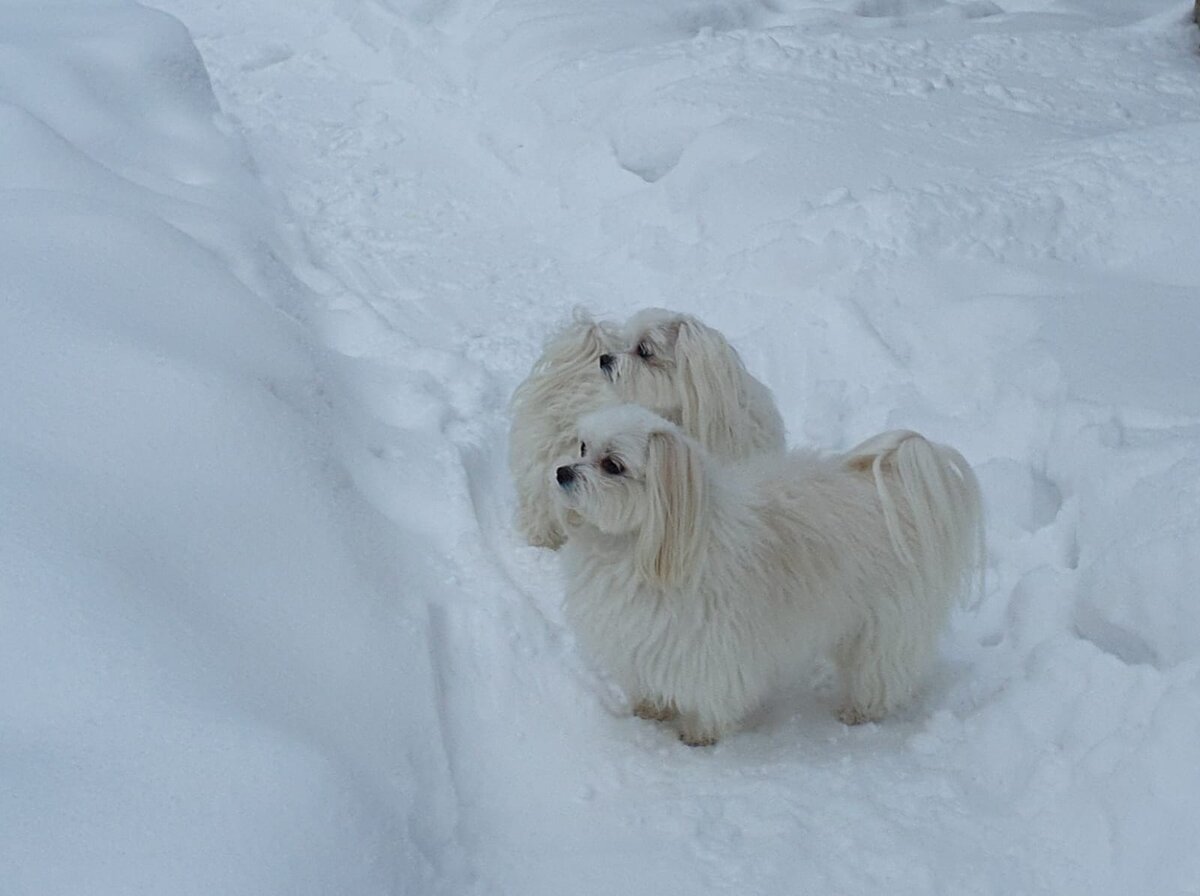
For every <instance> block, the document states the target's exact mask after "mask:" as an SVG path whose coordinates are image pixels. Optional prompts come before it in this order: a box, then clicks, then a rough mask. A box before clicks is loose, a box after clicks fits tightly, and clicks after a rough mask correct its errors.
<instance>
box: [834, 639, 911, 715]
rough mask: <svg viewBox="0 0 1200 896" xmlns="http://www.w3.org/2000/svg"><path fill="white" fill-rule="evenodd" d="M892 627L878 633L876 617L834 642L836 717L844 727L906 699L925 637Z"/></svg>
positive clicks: (886, 709) (883, 711)
mask: <svg viewBox="0 0 1200 896" xmlns="http://www.w3.org/2000/svg"><path fill="white" fill-rule="evenodd" d="M903 634H904V633H903V632H902V630H901V629H900V628H899V627H897V628H890V629H889V630H887V631H882V630H881V627H880V625H879V623H878V621H873V622H872V623H869V624H867V625H866V626H864V627H863V630H862V631H861V632H859V634H858V635H857V637H855V638H852V639H850V640H848V641H846V642H844V643H843V644H842V645H840V646H839V648H838V650H837V652H836V654H835V660H836V662H837V667H838V671H839V673H840V675H841V679H842V695H843V696H842V704H841V707H840V709H839V710H838V718H839V719H841V720H842V721H843V722H844V723H846V724H847V725H861V724H863V723H864V722H875V721H878V720H879V719H882V718H883V717H884V716H885V715H887V714H888V713H889V712H891V711H892V710H894V709H896V708H897V707H899V706H901V705H902V704H904V703H906V702H908V700H910V699H911V698H912V695H913V693H914V692H915V691H916V689H917V685H918V684H919V683H920V680H921V677H922V676H923V675H924V673H925V670H926V667H927V666H928V664H929V659H930V656H931V653H932V649H933V645H932V643H931V642H930V639H928V638H925V637H923V636H922V635H920V634H919V633H911V632H910V633H908V634H909V637H900V635H903Z"/></svg>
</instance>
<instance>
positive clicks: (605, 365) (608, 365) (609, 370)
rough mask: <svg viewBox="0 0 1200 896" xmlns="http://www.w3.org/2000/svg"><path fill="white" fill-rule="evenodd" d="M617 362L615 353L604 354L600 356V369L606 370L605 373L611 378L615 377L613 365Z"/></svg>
mask: <svg viewBox="0 0 1200 896" xmlns="http://www.w3.org/2000/svg"><path fill="white" fill-rule="evenodd" d="M616 363H617V359H616V356H615V355H608V354H604V355H601V356H600V369H601V370H603V371H604V375H605V376H606V377H608V378H609V379H610V380H611V379H612V378H613V365H614V364H616Z"/></svg>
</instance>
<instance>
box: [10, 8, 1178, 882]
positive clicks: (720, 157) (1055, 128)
mask: <svg viewBox="0 0 1200 896" xmlns="http://www.w3.org/2000/svg"><path fill="white" fill-rule="evenodd" d="M154 2H155V3H156V5H158V6H161V7H163V8H164V10H165V11H158V10H153V9H149V8H147V7H144V6H141V5H138V4H135V3H132V2H125V0H93V2H72V0H54V2H46V0H4V2H3V3H0V190H2V191H3V193H2V200H0V272H2V274H0V298H2V301H0V381H3V383H4V388H3V389H2V390H0V509H2V513H3V526H0V680H2V681H3V682H4V686H3V689H2V690H0V882H2V884H0V891H2V892H3V893H4V894H6V896H9V894H11V896H27V894H28V896H33V894H36V896H50V894H79V893H93V894H110V893H111V894H132V893H156V894H157V893H174V894H190V893H195V894H214V893H221V894H257V896H261V894H268V893H279V894H284V893H286V894H308V893H311V894H317V893H322V894H325V893H346V894H367V893H377V894H382V893H412V894H454V896H458V894H488V896H490V894H514V896H516V894H520V896H543V894H545V896H549V894H572V896H588V894H611V893H622V894H630V896H636V894H662V893H677V892H683V893H730V894H739V896H749V894H780V893H830V894H879V893H888V894H901V896H903V894H914V896H915V894H930V893H943V894H952V896H959V894H980V896H985V894H995V896H1010V894H1047V896H1050V894H1053V896H1063V894H1081V896H1082V894H1089V896H1094V894H1113V896H1117V894H1120V896H1125V894H1130V893H1153V894H1160V896H1173V894H1191V896H1196V894H1200V851H1198V850H1197V849H1196V845H1197V843H1200V805H1198V804H1200V762H1198V761H1197V756H1198V749H1200V747H1198V745H1200V598H1198V595H1197V585H1196V583H1197V581H1200V478H1198V477H1197V473H1196V470H1197V467H1198V465H1200V352H1198V351H1197V349H1196V346H1197V343H1198V342H1200V251H1197V234H1198V233H1200V202H1197V197H1198V196H1200V164H1198V163H1197V158H1198V153H1200V56H1198V54H1197V48H1198V45H1200V32H1197V30H1196V28H1195V25H1194V24H1192V23H1191V15H1192V8H1191V7H1192V4H1191V3H1190V2H1186V0H1086V2H1085V0H996V2H993V0H770V2H768V0H655V2H652V3H651V2H645V0H607V2H594V0H592V2H583V0H369V2H368V0H361V2H360V0H286V2H285V0H262V2H257V3H228V2H223V0H154ZM575 305H583V306H585V307H587V308H589V309H590V310H592V311H593V312H594V313H596V314H597V315H599V316H605V317H612V318H616V319H621V318H624V317H626V316H628V315H629V314H631V313H632V312H634V311H636V310H638V309H641V308H644V307H648V306H661V307H668V308H676V309H679V310H681V311H686V312H688V313H692V314H695V315H697V316H699V317H700V318H701V319H703V320H704V321H706V322H707V323H709V324H711V325H713V326H716V327H718V328H719V329H721V330H722V331H723V332H724V333H725V334H726V335H727V336H728V337H729V338H730V339H731V341H732V342H733V343H734V344H735V345H736V346H737V348H738V350H739V351H740V352H741V354H742V356H743V358H744V359H745V360H746V362H747V365H748V366H749V367H750V369H751V370H752V372H753V373H754V374H755V375H756V376H757V377H759V378H760V379H762V380H763V381H764V382H766V383H767V384H769V385H770V386H771V387H772V389H773V390H774V392H775V395H776V398H777V400H778V402H779V405H780V408H781V411H782V413H783V417H784V420H785V423H786V424H787V427H788V430H789V434H790V439H791V441H792V442H793V443H794V444H814V445H817V446H820V447H823V448H828V449H843V448H848V447H850V446H851V445H853V444H855V443H856V442H858V441H860V440H861V439H863V438H865V437H866V436H869V435H871V434H872V433H874V432H878V431H880V430H883V429H888V428H909V429H916V430H920V431H922V432H924V433H925V434H926V435H928V436H929V437H930V438H933V439H936V440H937V441H941V442H946V443H949V444H951V445H954V446H956V447H958V448H960V449H961V450H962V451H963V453H964V454H965V455H966V456H967V458H968V459H969V460H970V461H971V462H972V464H974V465H975V467H976V468H977V470H978V471H979V475H980V479H981V482H982V484H983V488H984V493H985V500H986V504H987V514H988V539H989V559H988V585H987V589H986V592H985V594H984V595H983V596H982V599H981V600H980V601H979V602H978V604H977V605H976V606H974V607H971V608H967V609H962V610H957V611H956V612H955V615H954V616H953V619H952V623H951V626H950V628H949V630H948V631H947V633H946V635H945V638H944V639H943V643H942V647H941V652H940V659H939V663H938V665H937V668H936V670H935V673H934V675H933V676H932V678H931V680H930V681H929V682H928V685H927V687H926V688H925V690H924V691H923V693H922V694H921V696H920V698H919V699H918V700H917V702H916V703H915V704H914V705H912V706H911V707H909V708H908V709H907V710H905V711H903V712H901V713H899V714H897V715H895V716H893V717H891V718H888V719H885V720H884V721H883V722H881V723H879V724H875V725H868V726H863V727H859V728H853V729H852V728H847V727H844V726H843V725H841V724H840V723H838V722H837V721H836V719H835V718H834V715H833V706H832V703H831V694H830V690H829V681H828V675H827V670H822V669H814V670H813V674H812V680H809V681H799V682H796V686H795V688H794V690H791V691H789V692H787V693H784V694H780V695H778V699H776V700H774V701H772V703H771V704H770V705H768V706H765V707H763V709H762V710H761V712H759V713H758V714H757V716H756V717H755V718H754V719H752V720H751V723H750V725H749V726H748V730H746V731H744V732H741V733H739V734H737V735H735V736H731V737H729V738H728V739H726V740H724V741H722V742H721V743H720V744H719V745H718V746H716V747H715V748H712V749H689V748H687V747H685V746H683V745H681V744H680V743H679V742H678V741H677V740H675V739H674V737H673V735H672V734H671V732H670V730H669V729H667V728H665V727H663V726H658V725H655V724H653V723H650V722H646V721H643V720H638V719H635V718H632V717H631V716H630V715H629V713H628V708H627V707H626V706H625V705H624V703H623V702H622V699H621V697H620V695H619V694H618V693H617V692H616V691H615V690H614V688H613V686H612V684H611V682H609V681H608V680H606V679H605V678H604V676H603V674H602V673H601V672H600V671H598V670H595V669H593V668H590V667H589V666H588V665H587V664H586V663H585V662H584V661H583V660H582V659H581V657H580V654H579V652H578V650H577V648H576V645H575V643H574V641H573V638H572V635H571V633H570V631H569V630H568V628H567V627H566V626H565V624H564V620H563V617H562V610H561V599H562V583H561V579H560V574H559V569H558V562H557V557H556V556H555V555H554V554H553V553H551V552H548V551H542V550H537V549H534V548H530V547H527V546H524V545H523V544H521V542H520V539H519V538H518V537H517V536H516V534H515V533H514V531H513V529H512V525H511V518H512V513H513V509H514V500H515V499H514V495H513V492H512V487H511V484H510V483H509V481H508V476H507V466H506V458H505V456H504V453H505V445H506V432H507V426H508V421H507V418H506V411H505V407H506V403H507V400H508V397H509V395H510V394H511V393H512V391H513V389H514V388H515V386H516V385H517V384H518V383H519V382H520V380H521V379H522V378H523V376H524V375H525V373H526V372H527V371H528V369H529V367H530V365H531V363H532V362H533V360H534V358H535V357H536V356H537V354H538V352H539V350H540V347H541V345H542V342H543V340H544V339H545V338H546V337H547V336H548V335H549V334H550V333H552V332H554V331H555V330H556V329H557V328H558V327H559V326H560V325H561V323H562V322H563V321H565V320H567V319H568V318H569V316H570V314H571V309H572V307H573V306H575Z"/></svg>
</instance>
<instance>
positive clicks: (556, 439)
mask: <svg viewBox="0 0 1200 896" xmlns="http://www.w3.org/2000/svg"><path fill="white" fill-rule="evenodd" d="M617 341H618V331H617V327H616V326H615V325H614V324H610V323H605V322H598V321H594V320H592V319H591V318H590V317H588V316H587V315H586V314H584V313H583V312H582V311H577V312H576V313H575V317H574V319H573V320H572V322H571V323H570V324H569V325H568V326H567V327H565V328H564V329H563V330H562V331H561V332H560V333H558V334H557V335H556V336H555V337H554V338H552V339H551V340H550V342H548V343H547V344H546V348H545V350H544V351H543V352H542V355H541V357H540V358H538V360H537V362H536V363H535V364H534V365H533V369H532V370H531V371H530V372H529V376H528V377H527V378H526V379H525V381H524V382H523V383H521V385H520V386H518V387H517V390H516V392H514V393H513V397H512V403H511V405H510V408H509V410H510V413H511V415H512V425H511V428H510V430H509V437H508V466H509V472H510V473H511V474H512V478H513V484H514V485H515V487H516V491H517V517H516V524H517V529H518V530H519V531H520V533H521V535H522V536H523V537H524V538H525V540H526V541H527V542H528V543H529V544H532V545H535V546H538V547H548V548H554V549H557V548H559V547H560V546H561V545H562V543H563V541H564V540H565V539H566V533H565V530H564V528H563V520H562V518H561V506H560V505H559V503H558V502H557V501H556V500H555V496H554V494H553V492H554V491H555V490H556V489H557V486H556V485H555V483H554V478H553V476H552V475H551V474H552V472H553V466H554V462H555V461H556V460H558V459H559V458H561V457H562V455H563V454H564V453H566V452H567V451H568V450H569V449H570V447H571V446H572V445H574V444H575V441H576V440H575V424H576V421H577V420H578V419H579V416H580V415H581V414H584V413H586V412H588V411H591V410H595V409H596V408H600V407H604V406H605V405H611V404H614V403H615V402H616V396H615V393H614V392H613V389H612V386H611V384H610V383H609V382H608V381H607V380H606V379H605V377H604V376H603V375H602V374H601V372H600V367H599V358H600V356H601V355H602V354H604V353H605V352H607V351H610V350H611V349H613V348H614V347H615V346H616V345H617Z"/></svg>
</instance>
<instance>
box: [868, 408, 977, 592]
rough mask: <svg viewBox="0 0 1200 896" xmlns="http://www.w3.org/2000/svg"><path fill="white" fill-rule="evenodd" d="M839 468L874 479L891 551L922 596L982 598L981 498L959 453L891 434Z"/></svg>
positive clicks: (874, 440) (907, 435) (920, 438)
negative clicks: (913, 578)
mask: <svg viewBox="0 0 1200 896" xmlns="http://www.w3.org/2000/svg"><path fill="white" fill-rule="evenodd" d="M844 463H845V465H846V466H847V467H848V468H849V469H851V470H855V471H859V472H864V473H866V472H869V473H870V474H871V475H872V477H873V478H874V480H875V488H876V490H877V492H878V494H879V501H880V504H881V505H882V507H883V515H884V519H885V520H886V522H887V529H888V535H889V536H890V538H891V542H892V547H893V548H894V549H895V551H896V554H897V555H898V556H899V557H900V559H901V560H902V561H903V562H904V563H905V564H906V565H907V566H908V567H909V568H910V569H911V570H912V571H913V572H914V573H915V574H917V575H918V576H919V578H920V579H921V583H922V586H923V587H924V588H925V590H926V592H927V593H928V594H930V595H931V596H932V595H942V596H944V597H945V599H946V601H947V605H948V604H949V602H950V601H952V600H953V598H954V596H956V595H957V596H959V597H960V599H961V600H962V601H963V602H964V603H966V602H968V600H969V598H970V597H971V595H972V594H974V595H976V596H978V595H982V594H983V590H984V584H985V583H984V578H983V576H984V551H985V548H984V532H983V499H982V497H981V493H980V489H979V481H978V479H976V477H975V473H974V471H973V470H972V469H971V466H970V464H968V463H967V461H966V459H965V458H964V457H963V456H962V455H961V454H959V453H958V452H957V451H955V450H954V449H953V448H950V447H948V446H946V445H939V444H937V443H935V442H930V441H928V440H927V439H925V438H924V437H923V436H921V435H920V434H918V433H915V432H911V431H909V430H893V431H891V432H885V433H882V434H880V435H877V436H874V437H872V438H870V439H868V440H867V441H865V442H863V443H862V444H861V445H858V446H857V447H855V448H853V449H851V450H850V451H849V452H848V453H847V454H846V456H845V458H844Z"/></svg>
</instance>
